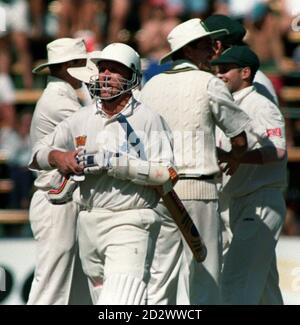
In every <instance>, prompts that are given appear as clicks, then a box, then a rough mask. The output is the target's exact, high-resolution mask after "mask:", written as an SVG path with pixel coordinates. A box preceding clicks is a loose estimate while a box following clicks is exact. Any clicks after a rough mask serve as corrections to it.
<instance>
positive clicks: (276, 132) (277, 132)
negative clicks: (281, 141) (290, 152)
mask: <svg viewBox="0 0 300 325" xmlns="http://www.w3.org/2000/svg"><path fill="white" fill-rule="evenodd" d="M267 137H268V138H271V137H281V128H275V129H267Z"/></svg>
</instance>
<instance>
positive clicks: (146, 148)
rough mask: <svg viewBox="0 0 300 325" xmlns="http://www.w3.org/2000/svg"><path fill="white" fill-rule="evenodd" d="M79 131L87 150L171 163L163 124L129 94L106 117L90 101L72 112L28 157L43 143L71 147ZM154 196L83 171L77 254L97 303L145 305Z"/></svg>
mask: <svg viewBox="0 0 300 325" xmlns="http://www.w3.org/2000/svg"><path fill="white" fill-rule="evenodd" d="M98 105H99V104H98ZM120 117H122V121H127V122H126V123H127V126H128V125H130V127H131V128H132V129H133V130H134V131H135V133H136V134H137V136H138V138H139V140H140V141H139V142H137V144H136V146H134V147H133V146H132V143H133V142H134V141H133V140H134V139H131V141H130V142H129V141H128V136H129V137H130V135H128V134H127V133H125V132H124V129H126V127H125V126H126V125H123V126H122V125H121V124H120V122H119V120H118V119H119V118H120ZM124 123H125V122H124ZM80 135H86V136H87V141H86V145H85V149H86V151H87V152H95V151H97V150H101V149H104V150H108V151H110V152H126V153H127V154H130V155H132V156H135V157H136V158H139V159H142V160H148V161H150V162H156V163H165V164H167V165H173V159H174V158H173V152H172V144H171V143H172V140H171V138H170V136H171V135H170V130H169V129H168V127H167V125H166V123H165V122H164V121H163V120H162V118H161V117H160V116H159V115H158V114H156V113H155V112H153V111H151V110H149V109H148V108H146V107H144V106H143V105H142V104H140V103H139V102H137V101H136V100H135V99H134V98H131V100H130V101H129V102H128V104H127V105H126V106H125V107H124V109H123V110H122V111H121V112H120V113H119V114H117V115H115V116H112V117H108V116H107V115H106V114H105V113H104V112H103V111H102V110H101V106H100V107H99V106H97V104H96V103H95V104H94V105H91V106H88V107H86V108H84V109H82V110H80V111H79V112H78V113H75V114H73V115H72V116H71V117H70V118H68V119H66V120H65V121H63V122H62V123H61V124H60V125H58V126H57V128H56V129H55V132H54V133H53V134H52V135H49V136H47V137H45V138H44V139H43V140H42V141H41V143H40V144H38V145H37V146H36V147H35V149H34V151H33V156H34V155H35V153H37V152H39V150H44V149H46V152H47V150H49V146H50V148H55V149H60V150H74V149H75V143H74V142H75V137H77V136H80ZM38 156H39V155H36V158H38ZM158 200H159V196H158V195H157V193H156V191H155V190H154V189H153V188H150V187H146V186H141V185H137V184H134V183H132V182H129V181H127V180H126V181H123V180H119V179H116V178H113V177H111V176H108V175H107V173H106V172H105V171H103V172H102V173H101V174H99V175H97V176H95V175H86V176H85V181H83V182H80V203H81V205H82V207H83V208H84V209H85V210H86V211H82V212H81V213H80V219H79V223H80V226H79V242H80V245H79V246H80V256H81V259H82V263H83V268H84V271H85V273H86V274H87V276H88V277H89V279H90V280H91V282H92V283H95V284H98V287H99V298H98V302H97V303H98V304H145V303H147V301H146V300H147V284H148V282H149V277H150V267H151V263H152V258H153V254H154V247H155V241H156V238H157V235H158V229H159V224H160V217H159V215H158V214H157V213H156V212H155V211H153V210H152V209H153V208H155V207H156V206H157V203H158ZM164 240H167V238H164ZM102 278H103V279H102ZM99 283H103V285H102V284H101V285H99ZM97 294H98V293H97Z"/></svg>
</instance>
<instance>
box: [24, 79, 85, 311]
mask: <svg viewBox="0 0 300 325" xmlns="http://www.w3.org/2000/svg"><path fill="white" fill-rule="evenodd" d="M80 107H81V105H80V104H79V102H78V99H77V96H76V92H75V90H74V89H73V88H72V87H71V85H70V84H68V83H66V82H64V81H62V80H60V79H57V78H54V77H50V78H49V82H48V84H47V87H46V89H45V90H44V92H43V94H42V96H41V98H40V99H39V100H38V102H37V105H36V108H35V111H34V114H33V119H32V124H31V129H30V138H31V144H32V146H34V145H36V143H37V142H38V141H39V140H41V139H42V138H43V137H45V136H46V135H47V134H50V133H51V132H52V131H53V130H54V128H55V126H56V125H57V124H58V123H59V122H61V121H62V120H64V119H65V118H66V117H68V116H70V115H71V114H73V113H74V112H75V111H77V110H79V108H80ZM54 173H58V172H57V171H56V170H53V171H50V172H49V171H39V172H38V177H37V179H36V180H35V186H36V187H37V188H38V189H37V191H36V192H35V193H34V195H33V197H32V200H31V203H30V210H29V220H30V223H31V228H32V232H33V235H34V238H35V240H36V241H37V252H38V253H37V262H36V269H35V275H34V279H33V282H32V287H31V290H30V294H29V300H28V304H29V305H33V304H34V305H40V304H45V305H54V304H59V305H67V304H68V302H69V295H70V288H71V282H72V277H73V271H74V259H75V247H76V225H77V215H78V212H79V210H78V209H79V207H78V205H77V204H76V203H75V202H74V201H72V202H69V203H67V204H63V205H59V206H56V205H53V204H51V203H50V202H49V201H48V199H47V197H46V194H47V190H49V189H50V181H51V178H52V176H53V174H54ZM45 288H46V289H45Z"/></svg>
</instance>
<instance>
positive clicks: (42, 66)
mask: <svg viewBox="0 0 300 325" xmlns="http://www.w3.org/2000/svg"><path fill="white" fill-rule="evenodd" d="M81 59H87V54H82V55H72V56H66V57H64V58H63V59H61V60H55V61H52V62H45V63H43V64H40V65H38V66H37V67H35V68H34V69H33V70H32V73H39V72H41V71H42V70H44V69H45V68H47V67H49V66H50V65H55V64H59V63H65V62H69V61H72V60H81Z"/></svg>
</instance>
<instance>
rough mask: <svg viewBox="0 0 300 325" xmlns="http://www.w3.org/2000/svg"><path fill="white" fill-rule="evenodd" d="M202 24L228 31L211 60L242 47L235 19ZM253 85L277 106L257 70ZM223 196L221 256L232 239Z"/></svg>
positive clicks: (267, 82) (211, 19)
mask: <svg viewBox="0 0 300 325" xmlns="http://www.w3.org/2000/svg"><path fill="white" fill-rule="evenodd" d="M204 23H205V25H206V27H207V28H208V30H210V31H212V32H213V31H215V30H218V29H220V28H226V29H227V31H228V34H226V35H220V36H217V38H216V39H215V44H214V52H215V53H214V55H213V57H212V59H217V58H219V57H220V56H221V54H222V53H223V52H224V51H226V50H227V49H228V48H230V47H231V46H233V45H244V42H243V39H244V37H245V35H246V29H245V28H244V26H243V25H242V24H240V23H239V22H238V21H237V20H236V19H233V18H230V17H228V16H225V15H220V14H216V15H212V16H209V17H208V18H206V19H205V20H204ZM253 85H254V86H255V89H256V91H257V92H258V93H259V94H261V95H263V96H265V97H266V98H268V99H269V100H271V101H272V102H273V103H275V105H278V97H277V95H276V91H275V89H274V87H273V85H272V82H271V80H270V79H269V78H268V77H267V76H266V75H265V74H264V73H263V72H262V71H261V70H257V72H256V74H255V77H254V80H253ZM217 145H218V144H217ZM225 194H226V193H224V192H219V197H220V200H219V211H220V216H221V221H222V228H223V231H222V235H223V238H222V241H223V255H226V253H227V251H228V247H229V242H230V240H231V238H232V233H231V231H230V226H229V212H228V207H227V206H226V203H227V200H226V199H223V198H222V197H223V196H224V195H225ZM224 204H225V205H224Z"/></svg>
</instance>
